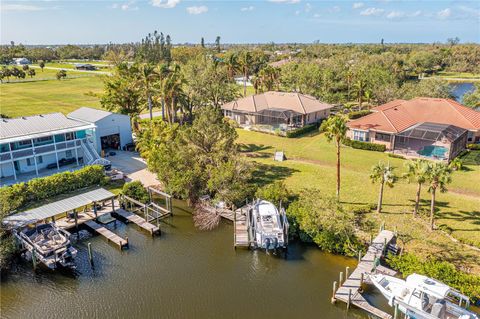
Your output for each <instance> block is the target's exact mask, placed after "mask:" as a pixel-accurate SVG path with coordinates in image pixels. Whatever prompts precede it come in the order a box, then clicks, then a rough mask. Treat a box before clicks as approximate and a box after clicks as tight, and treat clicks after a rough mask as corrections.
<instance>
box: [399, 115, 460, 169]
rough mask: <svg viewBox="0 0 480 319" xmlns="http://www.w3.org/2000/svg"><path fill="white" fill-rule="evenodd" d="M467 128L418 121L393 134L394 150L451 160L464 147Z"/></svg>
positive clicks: (409, 154)
mask: <svg viewBox="0 0 480 319" xmlns="http://www.w3.org/2000/svg"><path fill="white" fill-rule="evenodd" d="M466 143H467V130H465V129H463V128H460V127H457V126H454V125H448V124H439V123H429V122H426V123H419V124H417V125H414V126H411V127H409V128H407V129H406V130H404V131H402V132H400V133H398V134H397V135H396V136H395V144H394V152H395V153H400V154H405V155H407V156H417V157H426V158H432V159H439V160H451V159H453V158H454V157H455V156H457V155H458V154H459V153H460V152H461V151H462V150H464V149H465V146H466Z"/></svg>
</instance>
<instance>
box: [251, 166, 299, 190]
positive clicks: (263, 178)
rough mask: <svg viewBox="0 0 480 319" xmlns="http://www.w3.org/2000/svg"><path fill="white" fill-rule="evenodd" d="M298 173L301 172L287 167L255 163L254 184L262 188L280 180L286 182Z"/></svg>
mask: <svg viewBox="0 0 480 319" xmlns="http://www.w3.org/2000/svg"><path fill="white" fill-rule="evenodd" d="M296 172H299V170H297V169H294V168H290V167H285V166H277V165H267V164H260V163H255V169H254V171H253V183H255V184H256V185H258V186H259V187H261V186H264V185H267V184H271V183H273V182H276V181H279V180H284V179H285V178H287V177H289V176H291V175H292V174H293V173H296Z"/></svg>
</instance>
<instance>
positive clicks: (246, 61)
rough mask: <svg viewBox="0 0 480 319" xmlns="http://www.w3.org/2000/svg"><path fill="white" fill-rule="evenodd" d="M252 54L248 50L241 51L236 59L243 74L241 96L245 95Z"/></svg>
mask: <svg viewBox="0 0 480 319" xmlns="http://www.w3.org/2000/svg"><path fill="white" fill-rule="evenodd" d="M252 62H253V61H252V55H251V54H250V52H248V51H243V52H242V53H241V54H240V59H239V61H238V63H239V65H240V70H241V71H242V75H243V96H247V80H248V77H249V76H250V68H251V66H252Z"/></svg>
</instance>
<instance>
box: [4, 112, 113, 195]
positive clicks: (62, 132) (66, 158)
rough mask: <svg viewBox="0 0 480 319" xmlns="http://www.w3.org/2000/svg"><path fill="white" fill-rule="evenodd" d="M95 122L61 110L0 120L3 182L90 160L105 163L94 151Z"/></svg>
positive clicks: (24, 178)
mask: <svg viewBox="0 0 480 319" xmlns="http://www.w3.org/2000/svg"><path fill="white" fill-rule="evenodd" d="M96 129H97V128H96V125H95V124H93V123H89V122H86V121H80V120H76V119H72V118H68V117H66V116H65V115H63V114H61V113H52V114H45V115H35V116H27V117H19V118H13V119H1V120H0V167H1V169H0V172H1V176H0V177H1V181H2V183H1V184H2V185H3V184H10V183H12V182H15V181H19V180H28V179H30V178H32V177H35V176H44V175H49V174H52V173H55V172H57V171H61V170H66V169H70V168H74V167H75V166H82V165H90V164H108V161H106V160H104V159H102V158H100V156H99V154H98V152H97V151H96V144H95V141H96V134H95V132H96Z"/></svg>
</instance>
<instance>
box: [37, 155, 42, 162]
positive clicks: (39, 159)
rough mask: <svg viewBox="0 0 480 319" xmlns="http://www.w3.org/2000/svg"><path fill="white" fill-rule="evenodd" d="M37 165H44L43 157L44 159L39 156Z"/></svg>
mask: <svg viewBox="0 0 480 319" xmlns="http://www.w3.org/2000/svg"><path fill="white" fill-rule="evenodd" d="M37 163H38V164H42V163H43V157H42V156H38V157H37Z"/></svg>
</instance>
